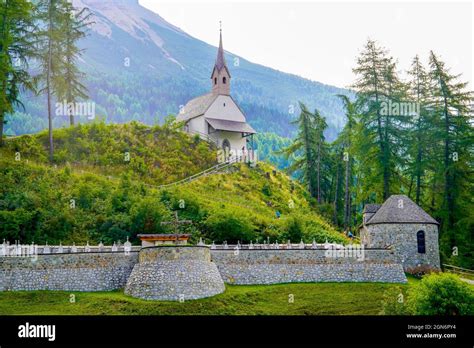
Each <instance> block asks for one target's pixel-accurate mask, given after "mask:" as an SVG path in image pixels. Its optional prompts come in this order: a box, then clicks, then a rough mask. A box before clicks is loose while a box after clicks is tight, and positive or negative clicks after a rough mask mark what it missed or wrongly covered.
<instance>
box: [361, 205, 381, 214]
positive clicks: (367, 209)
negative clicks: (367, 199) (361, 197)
mask: <svg viewBox="0 0 474 348" xmlns="http://www.w3.org/2000/svg"><path fill="white" fill-rule="evenodd" d="M381 206H382V204H366V205H365V207H364V213H376V212H377V210H379V208H380V207H381Z"/></svg>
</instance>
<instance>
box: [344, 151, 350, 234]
mask: <svg viewBox="0 0 474 348" xmlns="http://www.w3.org/2000/svg"><path fill="white" fill-rule="evenodd" d="M349 176H350V156H349V154H348V156H347V161H346V178H345V188H344V228H345V229H346V228H347V227H348V226H349V220H350V202H349V195H350V193H349Z"/></svg>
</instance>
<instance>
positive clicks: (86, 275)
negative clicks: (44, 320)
mask: <svg viewBox="0 0 474 348" xmlns="http://www.w3.org/2000/svg"><path fill="white" fill-rule="evenodd" d="M137 261H138V253H137V252H130V253H128V254H125V253H123V252H116V253H78V254H50V255H34V256H31V257H0V291H8V290H65V291H109V290H115V289H120V288H123V287H124V286H125V283H126V282H127V279H128V277H129V275H130V273H131V271H132V269H133V266H134V265H135V264H136V263H137Z"/></svg>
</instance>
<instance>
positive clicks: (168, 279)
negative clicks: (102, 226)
mask: <svg viewBox="0 0 474 348" xmlns="http://www.w3.org/2000/svg"><path fill="white" fill-rule="evenodd" d="M363 252H364V254H363V256H364V258H363V260H358V259H357V255H354V256H355V257H335V258H331V257H327V255H326V250H322V249H314V250H309V249H305V250H294V249H293V250H272V249H264V250H262V249H260V250H249V249H246V250H245V249H241V250H231V249H229V250H210V249H209V248H208V247H165V246H162V247H151V248H143V249H142V250H141V251H140V252H133V251H132V252H130V253H128V255H127V254H125V253H124V252H113V253H112V252H108V253H107V252H105V253H104V252H102V253H74V254H48V255H35V256H33V257H0V291H9V290H65V291H109V290H115V289H120V288H124V287H125V293H127V294H128V295H131V296H134V297H138V298H143V299H160V300H189V299H196V298H203V297H209V296H213V295H216V294H219V293H222V292H223V291H224V290H225V287H224V281H225V282H227V283H231V284H275V283H289V282H390V283H394V282H396V283H405V282H406V277H405V274H404V272H403V267H402V265H401V263H400V262H399V260H398V259H397V256H396V254H394V253H392V252H390V251H389V250H383V249H365V250H363Z"/></svg>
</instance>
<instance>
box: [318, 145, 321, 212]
mask: <svg viewBox="0 0 474 348" xmlns="http://www.w3.org/2000/svg"><path fill="white" fill-rule="evenodd" d="M318 204H321V139H319V142H318Z"/></svg>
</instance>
